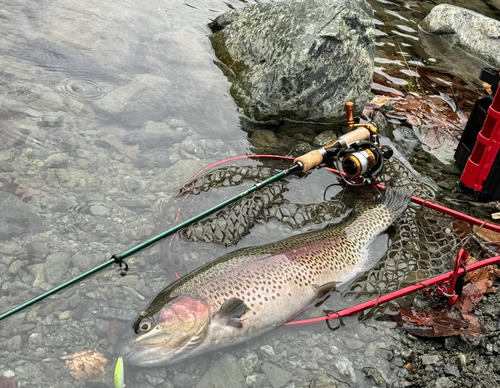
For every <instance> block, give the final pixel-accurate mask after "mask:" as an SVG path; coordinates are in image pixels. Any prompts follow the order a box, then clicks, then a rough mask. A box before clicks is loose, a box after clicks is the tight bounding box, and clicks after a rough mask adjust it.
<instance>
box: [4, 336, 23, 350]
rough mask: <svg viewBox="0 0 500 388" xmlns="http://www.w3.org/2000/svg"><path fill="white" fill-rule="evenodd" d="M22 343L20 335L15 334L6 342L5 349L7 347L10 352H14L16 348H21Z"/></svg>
mask: <svg viewBox="0 0 500 388" xmlns="http://www.w3.org/2000/svg"><path fill="white" fill-rule="evenodd" d="M22 344H23V339H22V338H21V336H20V335H16V336H14V337H12V338H11V339H10V340H9V342H8V343H7V349H9V350H10V351H11V352H16V351H18V350H21V346H22Z"/></svg>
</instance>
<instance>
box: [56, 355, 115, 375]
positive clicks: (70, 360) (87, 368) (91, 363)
mask: <svg viewBox="0 0 500 388" xmlns="http://www.w3.org/2000/svg"><path fill="white" fill-rule="evenodd" d="M61 358H62V359H63V360H66V367H67V368H68V369H69V373H71V375H72V376H73V377H74V378H75V379H77V380H81V381H86V380H100V379H101V378H102V377H103V376H104V367H105V366H106V363H107V362H108V360H107V359H106V357H104V356H103V355H102V354H101V353H99V352H98V351H97V350H96V349H93V350H85V351H83V352H78V353H74V354H71V355H69V356H65V357H61Z"/></svg>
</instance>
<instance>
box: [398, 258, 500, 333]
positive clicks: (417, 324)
mask: <svg viewBox="0 0 500 388" xmlns="http://www.w3.org/2000/svg"><path fill="white" fill-rule="evenodd" d="M475 262H477V260H476V259H475V258H474V257H472V256H470V257H469V258H468V260H467V264H469V265H470V264H473V263H475ZM499 276H500V269H499V268H498V267H497V266H495V265H490V266H487V267H484V268H479V269H477V270H475V271H472V272H469V273H468V274H467V276H466V278H465V281H466V282H470V283H467V284H466V285H465V286H464V288H463V291H462V295H461V296H460V298H459V299H458V301H457V303H456V305H455V307H456V308H457V309H459V310H460V313H461V314H462V317H463V319H462V318H461V317H458V316H457V315H455V314H454V313H452V312H451V311H449V310H447V309H444V308H443V309H433V310H431V311H420V310H417V309H414V308H407V309H400V310H399V314H398V315H396V316H395V317H394V320H395V321H396V322H397V323H398V324H399V325H400V326H402V327H404V328H405V330H406V331H408V332H409V333H411V334H415V335H419V336H423V337H448V336H452V335H459V334H463V335H469V336H479V335H481V326H480V324H479V320H478V318H477V317H476V316H475V315H473V314H471V313H470V311H471V310H472V308H473V307H474V306H475V305H476V304H477V303H478V302H479V301H480V300H481V299H482V298H483V296H484V294H488V293H495V292H496V288H495V287H493V282H494V281H495V280H496V278H497V277H499ZM464 319H465V320H467V321H465V320H464Z"/></svg>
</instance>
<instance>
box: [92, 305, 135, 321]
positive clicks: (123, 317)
mask: <svg viewBox="0 0 500 388" xmlns="http://www.w3.org/2000/svg"><path fill="white" fill-rule="evenodd" d="M97 316H98V318H102V319H117V320H120V321H129V320H131V319H132V318H134V317H135V316H136V312H135V311H134V310H125V309H118V308H113V307H104V308H103V309H102V311H101V312H99V313H98V314H97Z"/></svg>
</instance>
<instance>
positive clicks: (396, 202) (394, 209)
mask: <svg viewBox="0 0 500 388" xmlns="http://www.w3.org/2000/svg"><path fill="white" fill-rule="evenodd" d="M412 195H413V191H412V190H411V189H409V188H406V187H397V188H394V187H390V188H387V189H386V190H385V192H384V198H383V200H382V204H383V205H385V206H386V207H387V209H388V210H389V214H390V216H391V223H392V222H394V221H395V220H396V219H397V218H398V217H399V216H400V215H401V214H403V212H404V211H405V210H406V208H407V207H408V204H409V203H410V201H411V197H412Z"/></svg>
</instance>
